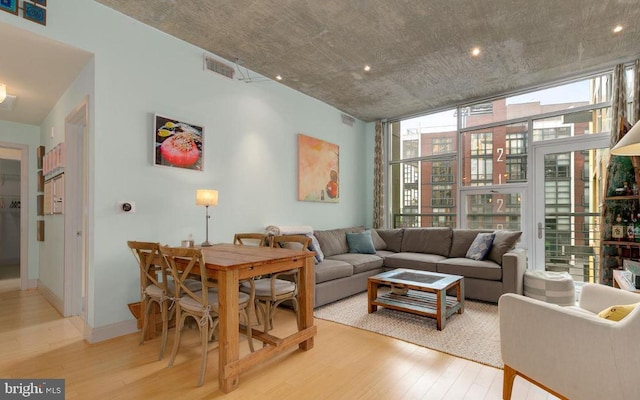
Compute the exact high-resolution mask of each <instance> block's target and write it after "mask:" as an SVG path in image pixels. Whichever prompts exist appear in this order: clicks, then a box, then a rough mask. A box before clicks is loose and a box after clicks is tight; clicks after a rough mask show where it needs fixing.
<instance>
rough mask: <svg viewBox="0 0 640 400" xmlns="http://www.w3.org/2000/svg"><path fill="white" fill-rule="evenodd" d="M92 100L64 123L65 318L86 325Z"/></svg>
mask: <svg viewBox="0 0 640 400" xmlns="http://www.w3.org/2000/svg"><path fill="white" fill-rule="evenodd" d="M88 119H89V100H88V98H85V99H84V100H83V101H82V102H81V103H80V104H79V105H78V106H77V107H76V109H75V110H73V111H72V112H71V113H70V114H69V115H68V116H67V118H66V119H65V142H66V143H65V153H66V154H65V163H66V165H65V188H64V196H65V201H64V214H65V224H64V243H65V244H64V316H78V315H79V316H82V318H83V320H85V321H87V315H86V314H85V313H86V311H87V301H88V300H87V265H88V262H87V248H88V235H87V232H88V229H87V224H88V218H87V208H88V183H87V176H88V173H87V171H88V160H87V153H88V151H87V148H88V138H87V131H88V129H87V127H88Z"/></svg>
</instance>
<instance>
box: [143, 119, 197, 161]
mask: <svg viewBox="0 0 640 400" xmlns="http://www.w3.org/2000/svg"><path fill="white" fill-rule="evenodd" d="M203 135H204V128H203V127H201V126H198V125H194V124H191V123H187V122H183V121H179V120H176V119H173V118H168V117H163V116H161V115H157V114H156V115H155V130H154V134H153V149H154V155H153V160H154V164H155V165H161V166H165V167H175V168H185V169H191V170H196V171H202V165H203V158H204V141H203Z"/></svg>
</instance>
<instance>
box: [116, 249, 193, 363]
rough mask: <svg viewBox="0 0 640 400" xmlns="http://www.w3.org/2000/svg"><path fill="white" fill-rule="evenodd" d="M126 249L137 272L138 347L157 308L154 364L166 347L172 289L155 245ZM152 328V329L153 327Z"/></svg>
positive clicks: (191, 284) (191, 282)
mask: <svg viewBox="0 0 640 400" xmlns="http://www.w3.org/2000/svg"><path fill="white" fill-rule="evenodd" d="M127 245H128V246H129V248H130V249H131V252H132V253H133V256H134V257H135V258H136V261H137V262H138V266H139V268H140V303H141V308H140V310H141V311H142V321H143V322H142V332H141V334H140V344H142V343H144V341H145V334H146V332H147V329H148V325H149V316H150V315H151V311H152V309H153V304H154V303H155V304H157V305H158V307H159V308H160V313H161V318H162V339H161V341H160V354H159V355H158V360H161V359H162V357H163V356H164V351H165V349H166V347H167V336H168V331H169V320H170V319H171V318H172V314H173V308H172V307H170V304H171V303H172V302H173V293H174V292H175V285H174V282H173V279H171V278H170V276H171V273H170V272H169V270H168V266H167V264H166V263H165V260H164V258H162V257H161V255H160V249H159V244H158V243H154V242H139V241H133V240H129V241H127ZM185 285H187V286H189V287H190V288H194V289H196V288H199V287H200V282H198V281H197V280H194V279H189V280H186V281H185ZM153 328H154V329H155V327H153Z"/></svg>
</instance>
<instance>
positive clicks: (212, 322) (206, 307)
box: [160, 246, 254, 386]
mask: <svg viewBox="0 0 640 400" xmlns="http://www.w3.org/2000/svg"><path fill="white" fill-rule="evenodd" d="M160 253H161V254H162V256H163V257H164V259H165V260H166V262H167V265H168V266H169V270H170V271H171V274H172V276H173V279H174V280H175V282H176V292H175V298H176V305H177V307H176V334H175V340H174V343H173V349H172V351H171V357H170V358H169V367H171V366H172V365H173V362H174V361H175V358H176V355H177V354H178V350H179V348H180V339H181V336H182V329H183V328H184V322H185V320H186V318H187V317H192V318H193V319H194V320H195V321H196V322H197V325H198V330H199V331H200V345H201V352H202V354H201V361H200V375H199V378H198V386H202V383H203V382H204V376H205V372H206V368H207V354H208V344H209V341H211V340H213V339H214V337H215V329H216V327H217V326H218V314H219V305H218V290H217V288H216V283H215V282H213V281H211V280H209V279H208V277H207V273H206V268H205V263H204V257H203V255H202V251H201V250H200V249H194V248H184V247H168V246H160ZM193 273H199V274H200V289H199V290H197V291H196V290H193V289H192V288H190V287H189V286H188V285H186V284H184V282H185V281H187V280H188V276H189V275H190V274H193ZM252 301H253V298H252V297H251V295H250V294H246V293H242V292H239V293H238V307H239V312H240V318H241V319H242V320H243V321H244V323H245V324H246V335H247V338H248V341H249V349H250V350H251V351H252V352H253V351H254V348H253V339H252V337H251V323H250V321H249V316H248V314H247V306H249V305H250V304H251V302H252Z"/></svg>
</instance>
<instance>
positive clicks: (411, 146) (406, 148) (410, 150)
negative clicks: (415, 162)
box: [402, 139, 418, 159]
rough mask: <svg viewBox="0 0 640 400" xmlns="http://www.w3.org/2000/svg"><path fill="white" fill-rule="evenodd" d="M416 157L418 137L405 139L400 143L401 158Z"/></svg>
mask: <svg viewBox="0 0 640 400" xmlns="http://www.w3.org/2000/svg"><path fill="white" fill-rule="evenodd" d="M416 157H418V139H412V140H405V141H403V143H402V158H403V159H406V158H416Z"/></svg>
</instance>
